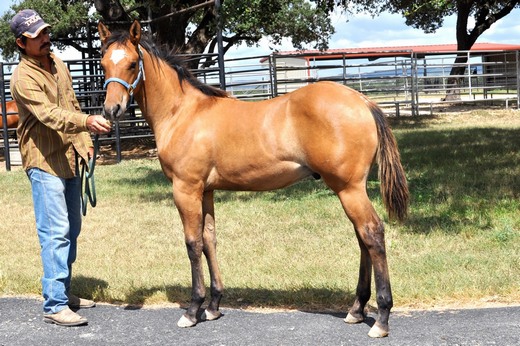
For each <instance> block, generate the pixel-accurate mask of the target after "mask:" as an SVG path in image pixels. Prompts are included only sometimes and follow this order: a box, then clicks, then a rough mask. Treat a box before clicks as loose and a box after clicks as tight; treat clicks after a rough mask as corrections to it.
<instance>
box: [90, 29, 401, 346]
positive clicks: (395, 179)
mask: <svg viewBox="0 0 520 346" xmlns="http://www.w3.org/2000/svg"><path fill="white" fill-rule="evenodd" d="M98 31H99V35H100V39H101V41H102V48H101V50H102V55H103V57H102V60H101V65H102V67H103V69H104V71H105V86H104V87H105V88H106V98H105V103H104V109H103V112H104V114H105V116H107V117H109V118H110V120H112V121H118V120H119V119H122V117H123V115H124V114H125V111H126V109H127V105H128V103H129V100H130V97H131V96H132V95H133V96H134V97H135V100H136V101H137V103H138V105H139V108H140V109H141V111H142V113H143V115H144V117H145V119H146V120H147V122H148V124H149V125H150V127H151V128H152V130H153V133H154V135H155V139H156V145H157V150H158V151H157V152H158V157H159V161H160V163H161V167H162V170H163V172H164V174H165V175H166V177H167V178H168V179H169V181H170V182H171V183H172V188H173V198H174V202H175V206H176V207H177V209H178V211H179V214H180V218H181V220H182V224H183V229H184V238H185V242H186V247H187V252H188V257H189V260H190V264H191V274H192V291H191V301H190V304H189V306H188V308H187V310H186V313H185V314H183V316H182V317H181V318H180V319H179V321H178V323H177V325H178V326H179V327H191V326H194V325H195V324H196V323H197V313H198V311H199V309H200V308H201V306H202V304H203V302H204V299H205V286H204V278H203V270H202V263H201V261H202V259H201V256H202V254H204V255H205V257H206V259H207V263H208V267H209V274H210V279H211V285H210V290H211V298H210V301H209V304H208V306H207V308H206V309H205V311H204V312H203V314H202V316H201V318H202V319H205V320H214V319H217V318H219V317H220V316H221V313H220V311H219V304H220V300H221V297H222V292H223V284H222V279H221V274H220V270H219V266H218V263H217V256H216V243H217V241H216V233H215V219H214V201H213V194H214V190H218V189H220V190H235V191H238V190H248V191H267V190H273V189H279V188H283V187H286V186H288V185H290V184H293V183H295V182H297V181H299V180H302V179H304V178H307V177H310V176H314V177H315V178H319V177H321V178H322V179H323V181H324V182H325V184H327V186H328V187H329V188H330V189H332V191H334V192H335V194H336V195H337V196H338V197H339V200H340V202H341V205H342V206H343V209H344V211H345V213H346V215H347V216H348V218H349V219H350V221H351V222H352V224H353V225H354V229H355V232H356V236H357V239H358V242H359V247H360V250H361V259H360V269H359V281H358V285H357V289H356V298H355V301H354V304H353V306H352V307H351V309H350V310H349V313H348V315H347V317H346V318H345V321H346V322H347V323H359V322H362V321H363V320H364V318H365V305H366V303H367V301H368V300H369V297H370V287H371V277H372V269H373V270H374V277H375V286H376V294H377V298H376V301H377V306H378V316H377V319H376V322H375V324H374V325H373V326H372V328H371V329H370V331H369V336H371V337H384V336H386V335H388V318H389V314H390V309H391V308H392V304H393V303H392V293H391V288H390V279H389V274H388V265H387V260H386V250H385V241H384V226H383V223H382V221H381V220H380V219H379V217H378V216H377V214H376V212H375V210H374V208H373V206H372V204H371V202H370V200H369V199H368V196H367V192H366V183H367V176H368V174H369V170H370V167H371V165H372V163H373V162H375V161H377V163H378V166H379V177H380V181H381V193H382V198H383V201H384V204H385V206H386V209H387V212H388V213H389V215H390V216H391V217H394V218H396V219H398V220H402V219H404V218H405V216H406V214H407V207H408V199H409V193H408V187H407V182H406V177H405V173H404V170H403V167H402V165H401V161H400V155H399V152H398V149H397V144H396V141H395V138H394V136H393V134H392V132H391V130H390V128H389V126H388V124H387V122H386V119H385V116H384V114H383V112H382V111H381V109H380V108H378V106H376V104H375V103H373V102H371V101H370V100H369V99H368V98H366V97H365V96H363V95H362V94H360V93H358V92H357V91H354V90H352V89H350V88H348V87H345V86H342V85H340V84H337V83H332V82H319V83H315V84H312V85H308V86H305V87H303V88H300V89H298V90H296V91H294V92H292V93H289V94H285V95H283V96H279V97H276V98H273V99H269V100H264V101H258V102H246V101H240V100H237V99H235V98H232V97H229V96H228V95H227V94H226V93H225V92H224V91H222V90H219V89H216V88H213V87H211V86H208V85H206V84H203V83H202V82H200V81H199V80H198V79H196V78H195V77H194V76H193V75H192V74H190V72H189V71H188V70H187V69H186V67H184V66H183V65H182V63H181V60H180V59H179V58H178V57H176V56H175V54H172V53H169V52H166V51H165V50H163V49H160V48H157V47H156V46H155V45H154V44H153V43H152V42H151V41H150V40H149V39H147V38H145V35H142V34H141V25H140V23H139V22H138V21H134V22H133V23H132V25H131V27H130V29H129V30H128V31H127V30H124V31H117V32H114V33H111V32H110V30H109V29H108V28H107V27H106V26H105V25H104V24H103V23H102V22H100V23H99V24H98Z"/></svg>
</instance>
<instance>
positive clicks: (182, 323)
mask: <svg viewBox="0 0 520 346" xmlns="http://www.w3.org/2000/svg"><path fill="white" fill-rule="evenodd" d="M196 324H197V322H192V321H191V320H190V319H189V318H188V317H186V316H184V315H182V317H181V318H180V319H179V322H177V326H178V327H181V328H189V327H193V326H194V325H196Z"/></svg>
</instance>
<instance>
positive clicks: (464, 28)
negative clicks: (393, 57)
mask: <svg viewBox="0 0 520 346" xmlns="http://www.w3.org/2000/svg"><path fill="white" fill-rule="evenodd" d="M316 1H317V3H318V6H319V7H321V8H324V9H327V10H331V9H333V8H335V7H342V8H344V9H346V10H348V11H350V12H352V13H355V12H360V11H362V12H367V13H371V14H373V15H378V14H380V13H382V12H391V13H398V14H401V15H402V16H403V17H404V18H405V20H406V24H407V25H408V26H411V27H414V28H417V29H422V30H423V31H424V32H426V33H434V32H435V31H436V30H437V29H439V28H441V27H442V25H443V24H444V19H445V18H446V17H448V16H451V15H456V16H457V24H456V28H455V33H454V34H455V37H456V39H457V45H458V50H469V49H470V48H471V47H472V46H473V44H474V43H475V42H476V41H477V39H478V38H479V37H480V35H482V34H483V33H484V32H485V31H486V30H487V29H489V28H490V27H491V25H493V24H494V23H496V22H497V21H499V20H500V19H502V18H504V17H505V16H507V15H508V14H509V13H511V11H512V10H513V9H514V8H515V7H520V0H425V1H416V0H316ZM470 19H473V20H470ZM473 23H474V25H473ZM470 25H471V26H470Z"/></svg>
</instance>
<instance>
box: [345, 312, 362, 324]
mask: <svg viewBox="0 0 520 346" xmlns="http://www.w3.org/2000/svg"><path fill="white" fill-rule="evenodd" d="M364 320H365V318H364V317H363V316H361V317H354V316H353V315H352V314H351V313H350V312H349V313H348V314H347V317H345V319H344V320H343V321H345V322H346V323H349V324H356V323H361V322H363V321H364Z"/></svg>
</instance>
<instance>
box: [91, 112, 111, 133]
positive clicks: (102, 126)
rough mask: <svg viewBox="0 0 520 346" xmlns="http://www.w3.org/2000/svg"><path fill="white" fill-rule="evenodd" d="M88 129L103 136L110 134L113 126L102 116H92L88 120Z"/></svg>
mask: <svg viewBox="0 0 520 346" xmlns="http://www.w3.org/2000/svg"><path fill="white" fill-rule="evenodd" d="M87 128H88V129H89V131H90V132H92V133H94V134H96V135H101V134H104V133H108V132H110V130H111V128H112V124H110V121H108V120H107V119H105V118H104V117H103V116H102V115H91V116H89V117H88V118H87Z"/></svg>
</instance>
